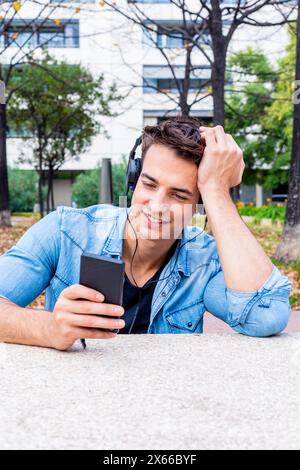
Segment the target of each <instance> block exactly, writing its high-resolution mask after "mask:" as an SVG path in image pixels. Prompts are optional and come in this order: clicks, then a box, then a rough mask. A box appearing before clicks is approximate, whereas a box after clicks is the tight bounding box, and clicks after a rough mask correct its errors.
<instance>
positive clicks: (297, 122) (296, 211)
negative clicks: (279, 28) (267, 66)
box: [275, 0, 300, 263]
mask: <svg viewBox="0 0 300 470" xmlns="http://www.w3.org/2000/svg"><path fill="white" fill-rule="evenodd" d="M299 81H300V0H298V20H297V41H296V83H297V84H298V86H299V83H300V82H299ZM293 126H294V127H293V144H292V157H291V167H290V173H289V189H288V201H287V207H286V217H285V223H284V228H283V235H282V239H281V242H280V244H279V245H278V247H277V250H276V253H275V258H276V259H278V260H281V261H284V262H286V263H288V262H291V261H299V260H300V102H299V103H296V102H294V123H293Z"/></svg>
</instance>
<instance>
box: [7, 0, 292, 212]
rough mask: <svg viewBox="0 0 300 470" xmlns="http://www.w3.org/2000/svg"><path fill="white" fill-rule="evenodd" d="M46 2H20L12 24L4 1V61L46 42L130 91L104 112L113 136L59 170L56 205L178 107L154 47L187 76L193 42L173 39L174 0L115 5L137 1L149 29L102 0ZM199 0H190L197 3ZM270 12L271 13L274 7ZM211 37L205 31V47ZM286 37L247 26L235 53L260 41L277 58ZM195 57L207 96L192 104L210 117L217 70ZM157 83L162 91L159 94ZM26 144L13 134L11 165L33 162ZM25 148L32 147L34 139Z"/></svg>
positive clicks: (195, 81)
mask: <svg viewBox="0 0 300 470" xmlns="http://www.w3.org/2000/svg"><path fill="white" fill-rule="evenodd" d="M42 1H43V0H41V2H39V3H35V2H33V3H31V2H26V3H25V4H24V5H23V6H22V5H21V4H19V5H20V8H15V11H13V13H11V15H12V14H13V15H14V18H13V19H12V20H11V21H9V23H7V17H8V16H7V15H6V16H5V14H4V13H5V10H6V9H7V6H8V3H9V2H3V1H0V24H1V21H2V26H1V36H0V54H1V55H0V60H1V63H2V64H4V63H8V62H9V61H10V60H11V59H12V58H13V57H14V56H15V54H20V52H21V53H22V52H23V51H25V52H26V50H28V49H30V48H31V49H33V48H36V47H37V46H39V45H43V44H44V45H45V44H47V47H48V48H49V51H50V52H51V54H54V55H55V56H56V57H57V58H58V59H61V60H64V61H67V62H68V63H71V64H75V63H81V64H82V65H84V66H85V67H87V68H88V69H90V70H91V71H92V73H93V74H94V75H95V76H98V75H99V74H101V73H104V76H105V83H106V84H107V85H109V84H111V83H112V81H115V82H116V83H117V86H118V91H119V92H120V93H122V94H124V96H125V95H126V99H125V100H124V101H123V102H122V104H121V105H119V107H118V109H116V111H117V112H118V116H117V117H114V118H103V117H101V116H99V119H100V120H101V122H102V123H103V124H104V126H105V129H106V131H107V133H108V134H109V136H110V138H109V139H107V138H105V136H104V135H98V136H97V137H95V138H94V139H93V142H92V145H91V147H90V149H89V150H88V151H86V152H85V153H84V154H83V155H80V156H78V157H79V158H78V159H76V160H74V161H70V162H68V163H66V164H65V165H64V166H63V167H62V168H61V170H60V172H59V174H58V175H57V178H56V180H55V204H56V205H60V204H67V205H70V204H71V203H72V201H71V185H72V182H73V181H74V178H75V176H76V175H77V174H78V172H81V171H85V170H89V169H92V168H95V167H96V166H97V165H99V164H101V161H102V158H111V159H112V161H113V162H118V161H120V160H121V159H122V157H123V156H127V155H128V154H129V151H130V149H131V148H132V146H133V144H134V142H135V139H136V138H137V137H138V136H139V135H140V132H141V129H142V128H143V126H145V125H147V124H156V123H157V122H159V121H160V120H162V119H164V118H166V116H173V115H176V114H177V113H178V111H179V109H178V99H177V94H176V90H175V79H174V75H173V73H172V70H171V69H170V67H168V66H167V62H166V59H165V58H164V57H163V55H162V53H161V52H160V51H159V50H158V49H157V47H155V46H156V44H157V45H158V46H160V47H164V52H165V55H166V57H167V58H168V60H169V62H170V63H171V64H172V67H173V71H174V73H175V76H176V79H177V80H179V81H182V80H183V78H184V66H185V53H186V43H185V40H184V38H183V37H182V35H180V34H178V35H174V36H173V37H169V36H168V35H166V34H165V28H166V26H168V25H173V26H174V25H176V24H180V22H182V17H181V14H180V12H179V9H178V8H177V7H176V6H175V5H174V4H173V3H171V2H170V1H169V0H141V1H135V2H134V3H133V2H131V3H127V2H126V1H125V0H118V2H117V3H116V2H114V3H112V4H113V5H115V6H116V5H117V6H118V7H119V8H121V9H123V10H126V9H129V10H128V11H129V12H130V8H132V7H133V6H137V7H138V9H139V10H140V11H143V12H144V13H145V15H146V19H145V22H147V21H148V24H149V25H150V26H151V27H149V30H148V33H147V34H146V33H145V32H143V31H142V30H141V28H140V27H139V26H138V25H135V24H134V23H133V22H132V21H130V20H128V19H126V18H125V17H124V16H122V15H120V14H118V13H116V12H115V11H113V9H112V8H110V7H108V6H107V5H106V4H105V3H104V2H101V1H100V2H95V1H92V0H90V1H89V0H81V1H79V0H77V2H76V3H73V2H72V1H69V0H63V1H61V2H58V3H55V1H53V0H50V3H49V4H46V3H45V8H43V7H42V6H41V3H42ZM44 1H45V2H46V0H44ZM195 2H196V0H191V5H192V4H195ZM222 3H223V5H224V6H228V7H230V5H232V3H235V2H234V1H233V0H225V1H224V2H222ZM15 4H18V2H15ZM16 10H17V11H16ZM259 14H261V13H259ZM265 15H267V16H268V12H266V13H265ZM151 20H152V22H151ZM153 20H154V24H153ZM206 42H207V37H205V35H204V36H203V45H204V47H205V44H206ZM286 43H287V35H286V33H285V30H284V29H283V28H279V27H274V28H268V29H266V28H253V27H250V26H249V27H248V26H244V27H242V28H241V29H239V30H238V31H237V33H236V34H235V36H234V37H233V40H232V42H231V45H230V51H229V54H230V53H233V52H236V51H238V50H241V49H244V48H246V47H248V46H253V47H257V46H259V47H260V48H262V49H263V50H264V51H265V52H266V53H267V54H268V56H269V57H270V58H271V59H272V60H276V58H277V57H278V56H280V54H282V53H283V52H284V48H285V45H286ZM23 45H24V47H22V48H21V51H20V46H23ZM17 46H18V47H17ZM1 50H2V51H1ZM207 50H209V49H208V48H207ZM14 60H16V59H14ZM192 60H193V64H194V65H195V66H196V70H195V72H194V73H193V75H192V79H191V82H190V96H189V99H191V100H193V99H194V98H195V97H196V96H197V97H199V96H200V97H201V100H200V101H198V103H196V104H195V105H194V106H193V108H192V109H191V115H193V116H197V117H198V118H199V119H201V120H202V121H205V122H210V121H211V120H212V118H213V108H212V99H211V97H205V96H206V92H207V80H209V78H210V73H211V71H210V67H209V63H208V61H207V59H205V57H204V55H203V54H202V53H201V52H199V51H195V52H193V57H192ZM157 89H159V90H160V91H161V92H160V93H158V92H157ZM199 90H201V93H200V94H199ZM201 94H202V96H201ZM21 150H24V142H23V141H22V139H21V138H16V137H14V138H10V139H9V142H8V158H9V161H8V162H9V165H10V166H11V167H15V166H18V167H20V168H24V169H28V168H29V166H28V165H27V166H26V165H25V164H22V165H20V164H19V163H18V158H19V155H20V152H21ZM26 151H27V152H30V145H28V148H27V150H26ZM281 191H284V188H281ZM270 195H271V192H266V191H264V190H263V189H262V188H261V187H260V186H258V185H256V186H251V187H247V186H243V185H242V186H241V199H242V200H244V201H245V202H249V201H253V200H256V202H257V204H258V205H260V204H262V203H263V202H264V200H265V198H266V197H268V196H270Z"/></svg>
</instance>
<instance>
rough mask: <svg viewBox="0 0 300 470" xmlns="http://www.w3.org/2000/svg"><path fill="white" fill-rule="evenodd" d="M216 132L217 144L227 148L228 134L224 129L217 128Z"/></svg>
mask: <svg viewBox="0 0 300 470" xmlns="http://www.w3.org/2000/svg"><path fill="white" fill-rule="evenodd" d="M214 130H215V135H216V140H217V143H218V144H219V145H220V146H221V147H223V148H225V147H227V139H226V134H225V132H224V129H223V127H222V126H216V127H215V128H214Z"/></svg>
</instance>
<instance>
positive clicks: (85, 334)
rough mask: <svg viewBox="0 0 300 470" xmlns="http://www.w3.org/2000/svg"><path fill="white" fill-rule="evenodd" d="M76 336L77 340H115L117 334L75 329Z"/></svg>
mask: <svg viewBox="0 0 300 470" xmlns="http://www.w3.org/2000/svg"><path fill="white" fill-rule="evenodd" d="M74 335H75V337H76V338H77V339H80V338H85V339H110V338H115V337H116V336H117V333H113V332H110V331H99V330H96V329H94V328H75V329H74Z"/></svg>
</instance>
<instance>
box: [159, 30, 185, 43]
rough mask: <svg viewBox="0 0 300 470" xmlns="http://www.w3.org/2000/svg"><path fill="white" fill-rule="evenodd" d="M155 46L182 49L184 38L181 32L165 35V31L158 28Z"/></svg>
mask: <svg viewBox="0 0 300 470" xmlns="http://www.w3.org/2000/svg"><path fill="white" fill-rule="evenodd" d="M157 45H158V47H169V48H171V47H183V46H184V37H183V33H181V32H175V31H174V32H170V33H167V32H166V30H165V29H163V28H160V27H159V28H158V31H157Z"/></svg>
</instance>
